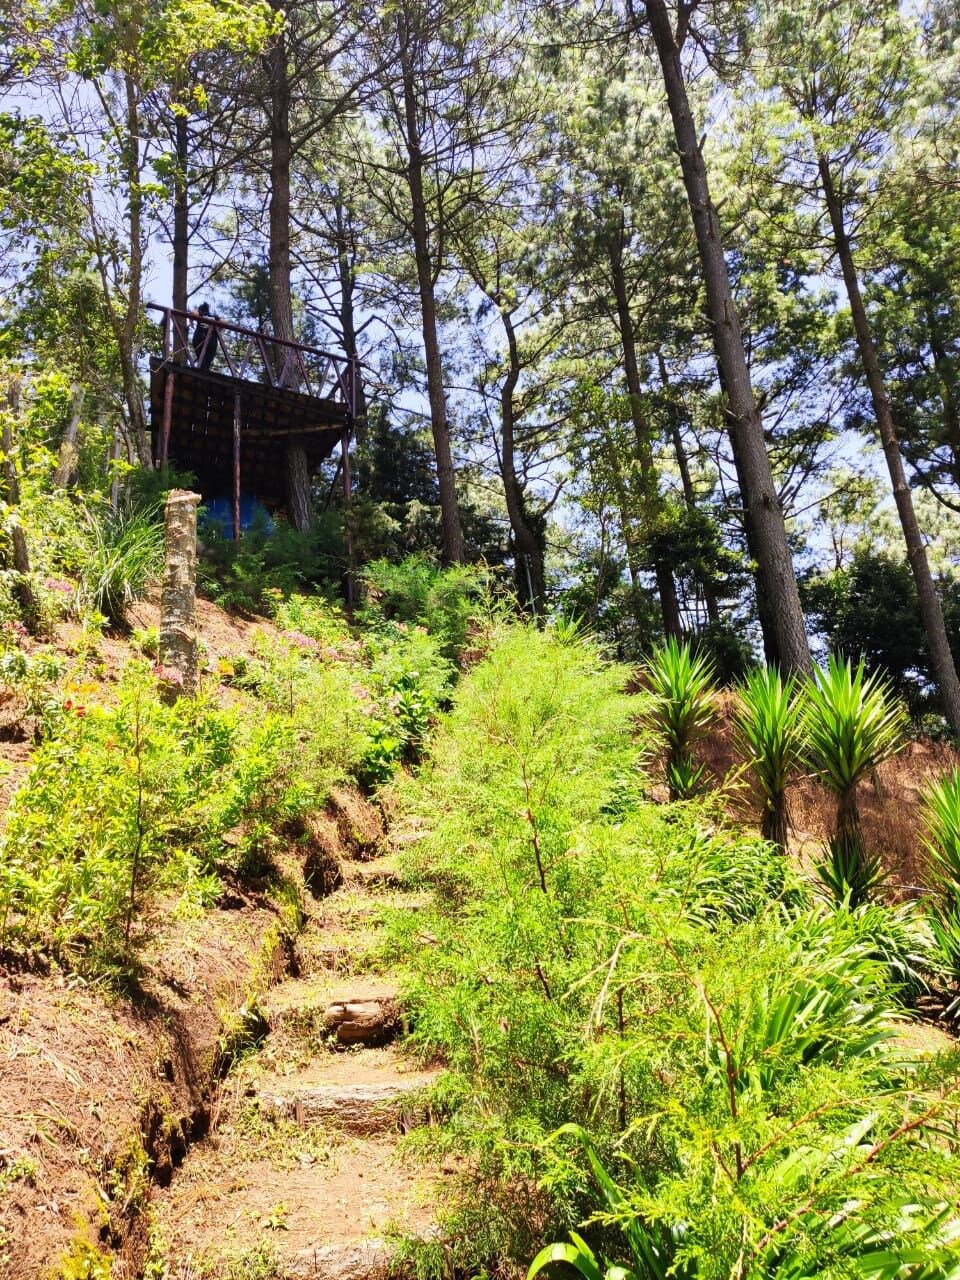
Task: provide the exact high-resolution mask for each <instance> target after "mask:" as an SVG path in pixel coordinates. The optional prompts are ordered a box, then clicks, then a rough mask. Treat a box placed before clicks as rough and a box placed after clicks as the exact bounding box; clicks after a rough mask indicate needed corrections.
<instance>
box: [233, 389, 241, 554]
mask: <svg viewBox="0 0 960 1280" xmlns="http://www.w3.org/2000/svg"><path fill="white" fill-rule="evenodd" d="M242 409H243V406H242V404H241V400H240V392H239V391H237V392H235V393H234V397H233V540H234V542H239V541H240V421H241V413H242Z"/></svg>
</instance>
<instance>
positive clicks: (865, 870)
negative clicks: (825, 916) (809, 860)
mask: <svg viewBox="0 0 960 1280" xmlns="http://www.w3.org/2000/svg"><path fill="white" fill-rule="evenodd" d="M815 870H816V872H817V875H818V876H819V877H820V880H821V881H822V883H823V884H824V885H825V886H826V888H827V889H828V890H829V891H830V894H831V896H832V898H833V900H834V902H835V903H836V904H837V906H838V907H839V906H847V907H849V908H850V909H851V910H856V908H857V907H860V906H862V905H863V904H864V903H865V902H868V901H869V900H870V898H871V897H872V896H873V895H874V893H875V892H876V890H877V889H879V888H880V886H881V885H882V884H883V882H884V880H885V879H886V876H885V874H884V870H883V867H882V865H881V863H880V859H879V858H878V857H877V855H876V854H875V853H874V854H871V853H867V851H866V850H865V849H864V847H863V844H862V843H861V842H854V843H850V842H847V841H842V840H838V839H836V838H834V839H833V840H830V841H828V843H827V845H826V848H825V849H824V856H823V858H822V859H821V861H820V862H818V863H817V865H816V868H815Z"/></svg>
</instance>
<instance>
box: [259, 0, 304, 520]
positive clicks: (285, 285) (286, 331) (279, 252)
mask: <svg viewBox="0 0 960 1280" xmlns="http://www.w3.org/2000/svg"><path fill="white" fill-rule="evenodd" d="M275 7H276V6H275ZM266 58H267V70H268V72H269V77H270V89H269V93H270V102H269V115H270V206H269V213H268V223H269V233H270V245H269V251H268V256H267V275H268V278H269V285H270V318H271V321H272V323H273V333H274V336H275V337H277V338H283V339H284V341H286V342H295V341H296V337H295V334H294V331H293V296H292V291H291V276H292V269H291V265H290V161H291V155H292V151H293V144H292V140H291V137H290V73H289V70H288V67H287V43H286V36H285V35H283V33H281V34H280V35H278V36H277V37H276V38H275V40H274V42H273V44H272V46H271V47H270V50H269V52H268V53H267V55H266ZM284 382H285V385H286V386H288V387H289V388H290V389H291V390H296V388H297V382H298V379H297V375H296V372H295V371H294V369H293V367H292V364H288V365H287V372H286V376H285V379H284ZM284 471H285V474H286V482H287V511H288V514H289V517H290V523H291V524H292V525H293V527H294V528H295V529H296V530H297V532H298V533H306V532H307V531H308V530H309V528H310V525H311V523H312V520H313V511H312V506H311V502H310V472H309V468H308V466H307V453H306V450H305V449H304V447H303V446H302V445H299V444H291V445H288V446H287V447H286V450H285V451H284Z"/></svg>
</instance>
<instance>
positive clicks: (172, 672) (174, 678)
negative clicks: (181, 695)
mask: <svg viewBox="0 0 960 1280" xmlns="http://www.w3.org/2000/svg"><path fill="white" fill-rule="evenodd" d="M153 674H154V675H155V676H156V678H157V679H158V680H162V681H163V683H164V684H168V685H171V686H172V687H173V688H175V689H179V688H180V686H181V685H182V684H183V672H182V671H180V670H179V669H178V668H177V667H165V666H164V665H163V663H162V662H158V663H157V664H156V666H155V667H154V668H153Z"/></svg>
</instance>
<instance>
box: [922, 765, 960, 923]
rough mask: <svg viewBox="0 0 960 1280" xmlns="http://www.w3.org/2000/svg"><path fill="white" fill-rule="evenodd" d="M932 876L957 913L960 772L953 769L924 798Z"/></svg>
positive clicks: (959, 860)
mask: <svg viewBox="0 0 960 1280" xmlns="http://www.w3.org/2000/svg"><path fill="white" fill-rule="evenodd" d="M924 807H925V809H926V814H925V816H926V825H927V838H926V841H925V844H926V846H927V850H928V851H929V853H930V856H931V858H932V859H933V873H934V875H935V876H936V878H937V881H938V883H939V886H940V888H941V889H942V890H943V892H944V894H945V896H946V897H947V898H948V900H949V901H950V902H951V903H952V904H953V905H954V906H955V907H957V908H958V909H960V769H957V768H953V769H952V770H951V771H950V772H949V773H948V774H947V775H946V776H945V777H943V778H941V779H940V780H939V781H938V782H935V783H934V784H933V786H932V787H930V788H929V790H928V791H927V793H926V795H925V796H924Z"/></svg>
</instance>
